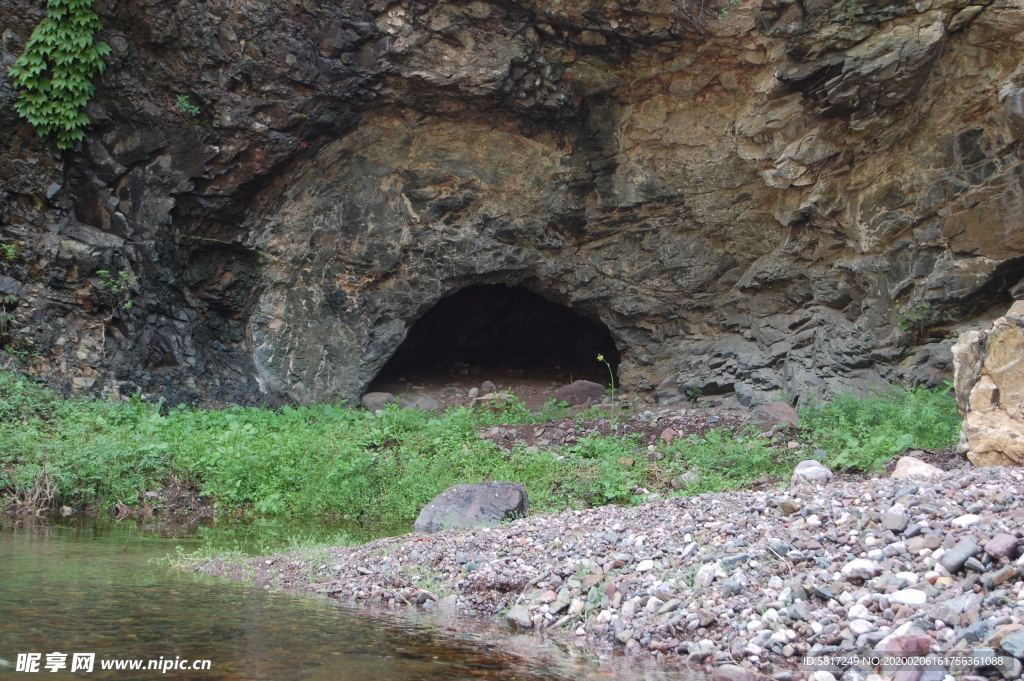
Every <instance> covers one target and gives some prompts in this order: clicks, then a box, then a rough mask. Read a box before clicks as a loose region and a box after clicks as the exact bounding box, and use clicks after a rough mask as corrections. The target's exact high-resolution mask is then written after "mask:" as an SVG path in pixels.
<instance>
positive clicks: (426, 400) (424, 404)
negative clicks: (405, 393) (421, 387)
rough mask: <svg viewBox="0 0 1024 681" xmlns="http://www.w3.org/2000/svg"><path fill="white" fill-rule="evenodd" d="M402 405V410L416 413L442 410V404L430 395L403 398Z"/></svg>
mask: <svg viewBox="0 0 1024 681" xmlns="http://www.w3.org/2000/svg"><path fill="white" fill-rule="evenodd" d="M401 405H402V409H413V410H416V411H437V410H438V409H440V408H441V404H440V403H439V402H438V401H437V400H435V399H434V398H433V397H431V396H430V395H414V396H410V397H403V398H402V400H401Z"/></svg>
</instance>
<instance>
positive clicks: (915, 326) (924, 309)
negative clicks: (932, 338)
mask: <svg viewBox="0 0 1024 681" xmlns="http://www.w3.org/2000/svg"><path fill="white" fill-rule="evenodd" d="M931 311H932V306H931V305H929V304H928V303H925V302H919V303H917V304H915V305H913V306H912V307H909V308H907V309H906V310H904V311H903V312H901V313H900V314H899V315H897V317H896V321H897V324H898V325H899V329H900V331H902V332H903V333H905V334H907V335H908V337H909V338H911V339H912V340H913V341H914V342H915V343H916V342H919V341H920V340H921V338H923V337H924V328H925V322H926V321H927V319H928V314H929V313H930V312H931Z"/></svg>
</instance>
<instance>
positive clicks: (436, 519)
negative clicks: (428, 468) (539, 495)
mask: <svg viewBox="0 0 1024 681" xmlns="http://www.w3.org/2000/svg"><path fill="white" fill-rule="evenodd" d="M529 511H530V500H529V497H528V496H527V494H526V487H524V486H523V485H521V484H519V483H518V482H498V481H491V482H482V483H480V484H479V485H455V486H454V487H449V488H448V489H446V490H445V491H443V492H441V493H440V494H439V495H437V496H436V497H434V499H433V500H432V501H431V502H430V503H429V504H427V505H426V506H424V507H423V509H422V510H421V511H420V515H419V517H418V518H416V522H415V524H414V525H413V529H415V530H416V532H420V533H423V534H431V533H433V532H441V531H443V530H455V529H475V528H479V527H490V526H492V525H498V524H500V523H501V522H502V521H503V520H514V519H516V518H524V517H526V514H527V513H529Z"/></svg>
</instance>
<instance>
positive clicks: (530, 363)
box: [376, 284, 620, 385]
mask: <svg viewBox="0 0 1024 681" xmlns="http://www.w3.org/2000/svg"><path fill="white" fill-rule="evenodd" d="M598 355H602V356H603V357H604V358H605V359H606V360H607V361H608V363H609V364H610V365H611V367H612V371H613V372H615V371H617V369H618V365H619V359H620V357H619V351H618V350H617V349H616V347H615V341H614V340H612V336H611V333H610V332H609V330H608V327H606V326H605V325H604V324H603V323H601V322H600V321H596V320H593V319H589V318H587V317H584V316H583V315H580V314H578V313H577V312H575V311H573V310H571V309H570V308H568V307H566V306H564V305H559V304H558V303H553V302H551V301H549V300H547V299H546V298H544V297H543V296H540V295H538V294H536V293H533V292H531V291H528V290H527V289H525V288H520V287H513V286H506V285H504V284H487V285H476V286H469V287H466V288H464V289H461V290H459V291H458V292H456V293H454V294H452V295H450V296H448V297H446V298H443V299H441V300H440V301H438V303H437V304H436V305H434V307H432V308H431V309H430V310H429V311H428V312H427V313H426V314H425V315H423V317H421V318H420V319H419V320H418V321H417V322H416V323H415V324H413V326H412V328H411V329H409V333H408V335H407V336H406V339H405V341H404V342H403V343H402V345H401V346H400V347H399V348H398V350H397V351H396V352H395V354H394V355H393V356H392V357H391V359H390V360H389V361H388V363H387V364H385V365H384V368H383V369H381V371H380V373H379V374H378V376H377V379H376V380H377V381H386V380H391V379H396V378H401V377H406V376H409V377H413V376H417V377H426V376H434V377H438V378H440V377H442V376H445V375H452V374H455V375H459V374H461V375H470V376H476V375H490V374H495V373H498V372H501V373H503V374H505V375H512V376H517V377H519V376H523V377H531V376H533V377H540V376H544V377H560V378H561V377H564V378H565V379H566V380H569V379H572V380H575V379H578V378H586V379H588V380H591V381H595V382H599V383H602V384H604V385H608V382H609V374H608V367H607V366H605V365H604V364H603V363H601V362H599V361H598V359H597V356H598Z"/></svg>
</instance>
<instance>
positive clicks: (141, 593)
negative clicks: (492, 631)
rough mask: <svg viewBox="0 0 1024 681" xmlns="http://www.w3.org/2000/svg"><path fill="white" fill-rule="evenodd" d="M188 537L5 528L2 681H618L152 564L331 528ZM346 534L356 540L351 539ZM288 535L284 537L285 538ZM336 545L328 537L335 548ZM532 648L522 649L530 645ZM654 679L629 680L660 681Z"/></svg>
mask: <svg viewBox="0 0 1024 681" xmlns="http://www.w3.org/2000/svg"><path fill="white" fill-rule="evenodd" d="M269 527H270V528H271V529H270V530H268V526H267V525H263V526H260V525H257V526H255V527H254V526H252V525H251V524H250V525H229V526H226V527H225V526H221V527H219V528H217V527H215V528H196V527H184V526H171V525H153V526H143V525H136V524H134V523H114V522H87V523H77V524H76V523H71V524H51V523H48V522H32V521H31V520H24V519H17V520H12V519H6V520H0V679H7V678H11V679H14V678H23V679H24V678H31V677H28V676H26V675H24V674H18V673H15V671H14V663H15V659H16V656H17V653H22V652H39V653H43V654H44V657H43V660H44V662H45V654H46V653H51V652H63V653H74V652H93V653H96V654H97V663H96V670H95V671H94V672H93V673H92V674H85V675H83V674H76V675H71V674H70V673H68V671H67V669H65V670H63V671H62V672H58V673H57V674H50V673H48V672H45V671H44V673H46V676H47V678H68V677H72V676H84V677H86V678H96V679H105V678H110V679H113V678H117V679H135V678H138V679H153V678H158V677H160V678H168V679H176V678H181V679H185V678H189V679H211V680H212V679H225V680H227V679H253V680H255V679H269V680H274V681H277V680H285V679H288V680H290V679H310V680H317V681H321V680H322V681H327V680H331V681H335V680H345V681H371V680H373V681H412V680H416V681H435V680H436V681H441V680H444V681H453V680H456V679H494V680H495V681H504V680H508V681H512V680H516V681H541V680H542V679H543V680H552V681H554V680H555V679H569V678H573V679H594V678H625V677H623V676H621V675H620V674H621V671H620V668H617V667H616V666H615V665H611V666H608V665H597V663H596V661H595V660H593V659H590V660H587V659H573V658H570V657H567V656H565V655H560V654H558V651H557V650H555V649H551V650H549V652H550V653H552V654H551V655H537V656H535V657H536V658H537V659H531V660H524V659H522V658H521V657H519V656H517V655H513V654H510V653H508V652H507V651H508V650H509V649H510V645H509V643H510V642H511V641H514V640H515V639H506V640H503V641H501V645H500V646H497V645H487V644H486V640H481V639H486V634H483V635H481V636H478V637H474V636H466V635H462V636H452V635H445V633H444V632H443V631H439V630H438V628H437V627H435V626H431V625H430V624H429V623H424V622H417V621H415V620H410V619H409V618H406V617H394V618H390V619H389V620H388V621H381V620H379V619H368V618H366V617H365V616H361V615H360V614H358V611H352V610H348V609H346V608H342V607H339V606H338V605H337V604H336V603H334V602H332V601H328V600H327V599H319V598H312V597H307V598H296V597H295V596H292V595H288V594H274V593H266V592H264V591H262V590H259V589H255V588H250V587H246V586H243V585H240V584H237V583H233V582H227V581H224V580H218V579H214V578H209V577H204V576H201V575H195V574H192V573H189V572H183V571H180V570H176V569H173V568H168V567H162V566H160V565H156V564H154V563H153V562H152V559H153V558H157V557H162V556H165V555H167V554H168V553H169V552H173V550H174V548H175V546H178V545H180V546H182V547H183V548H184V549H186V550H193V549H195V548H197V547H199V546H200V545H203V544H204V543H206V544H209V543H210V542H214V543H219V545H226V546H228V547H230V548H246V547H249V548H255V549H257V550H262V549H266V548H275V542H277V545H278V546H279V545H280V542H281V541H282V537H285V538H286V537H289V536H295V533H296V532H298V533H299V534H300V535H302V536H303V537H308V538H310V539H316V538H317V535H318V534H320V535H322V536H325V537H326V536H334V535H337V533H338V532H339V531H340V530H339V528H336V527H335V528H331V527H317V528H301V527H295V526H294V525H293V526H288V527H282V526H280V525H273V526H269ZM349 532H350V533H351V528H349ZM289 533H291V534H289ZM332 533H333V535H332ZM535 643H536V641H532V642H530V643H529V644H528V646H529V647H532V646H534V645H535ZM161 656H163V657H164V658H175V657H176V656H179V657H181V658H183V659H188V660H196V659H210V660H211V661H212V667H213V668H212V669H211V670H210V671H194V672H193V671H189V672H183V671H173V670H172V671H169V672H167V673H165V674H161V673H159V672H156V671H138V672H131V671H126V670H121V671H103V670H101V669H100V663H101V661H102V660H110V659H140V660H150V659H158V658H160V657H161ZM661 676H662V675H661V673H659V672H647V673H641V674H639V675H633V674H631V675H630V678H641V677H647V678H655V677H661Z"/></svg>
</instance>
